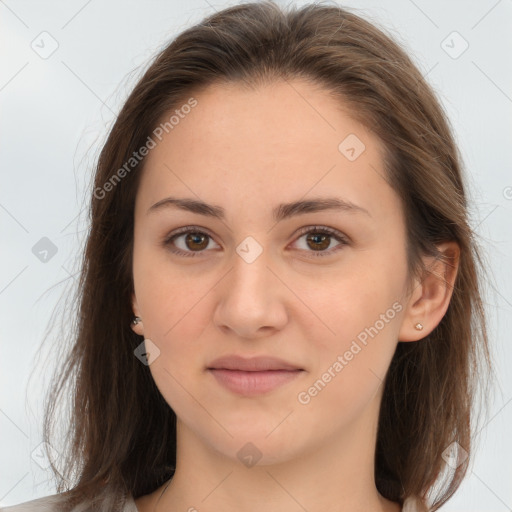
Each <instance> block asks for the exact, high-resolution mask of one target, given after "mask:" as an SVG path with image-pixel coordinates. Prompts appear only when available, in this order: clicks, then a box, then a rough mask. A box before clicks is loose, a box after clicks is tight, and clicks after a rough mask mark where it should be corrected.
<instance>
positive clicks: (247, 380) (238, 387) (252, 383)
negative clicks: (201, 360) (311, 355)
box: [208, 368, 303, 396]
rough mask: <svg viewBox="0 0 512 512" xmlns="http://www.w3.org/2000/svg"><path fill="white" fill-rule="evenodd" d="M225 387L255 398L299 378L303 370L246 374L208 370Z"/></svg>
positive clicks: (234, 371) (238, 371) (214, 369)
mask: <svg viewBox="0 0 512 512" xmlns="http://www.w3.org/2000/svg"><path fill="white" fill-rule="evenodd" d="M208 371H209V372H210V373H211V374H213V376H214V377H215V378H216V379H217V381H218V382H219V383H220V384H222V385H223V386H224V387H226V388H227V389H229V390H230V391H232V392H233V393H237V394H239V395H245V396H254V395H260V394H263V393H268V392H270V391H273V390H274V389H276V388H278V387H280V386H282V385H283V384H286V383H287V382H290V381H292V380H293V379H295V378H297V377H298V376H299V374H300V373H302V371H303V370H266V371H261V372H245V371H242V370H225V369H217V368H210V369H209V370H208Z"/></svg>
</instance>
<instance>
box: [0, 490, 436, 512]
mask: <svg viewBox="0 0 512 512" xmlns="http://www.w3.org/2000/svg"><path fill="white" fill-rule="evenodd" d="M60 501H61V495H60V494H52V495H51V496H45V497H43V498H38V499H35V500H32V501H26V502H24V503H20V504H19V505H13V506H10V507H1V508H0V512H54V511H55V510H56V508H55V505H56V504H57V503H59V502H60ZM86 509H87V507H86V506H84V505H81V506H77V507H75V508H74V509H73V512H81V511H83V510H86ZM108 512H111V511H108ZM120 512H139V511H138V509H137V506H136V505H135V502H134V501H133V498H132V497H131V496H129V497H128V500H127V502H126V504H125V506H124V507H123V509H122V510H120ZM402 512H428V511H427V508H425V507H424V506H422V504H421V503H420V502H419V501H418V500H416V499H415V498H414V497H413V496H409V497H408V498H406V499H405V501H404V506H403V507H402Z"/></svg>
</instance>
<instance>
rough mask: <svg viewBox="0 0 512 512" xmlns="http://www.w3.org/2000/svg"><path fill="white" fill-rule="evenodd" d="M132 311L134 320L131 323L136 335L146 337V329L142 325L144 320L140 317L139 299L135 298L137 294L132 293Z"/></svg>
mask: <svg viewBox="0 0 512 512" xmlns="http://www.w3.org/2000/svg"><path fill="white" fill-rule="evenodd" d="M132 311H133V314H134V316H133V318H132V321H131V323H130V326H131V328H132V330H133V332H135V333H136V334H138V335H139V336H144V327H143V325H142V318H141V317H140V312H139V307H138V305H137V299H136V297H135V293H134V292H133V293H132Z"/></svg>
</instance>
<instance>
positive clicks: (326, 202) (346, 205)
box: [147, 197, 371, 222]
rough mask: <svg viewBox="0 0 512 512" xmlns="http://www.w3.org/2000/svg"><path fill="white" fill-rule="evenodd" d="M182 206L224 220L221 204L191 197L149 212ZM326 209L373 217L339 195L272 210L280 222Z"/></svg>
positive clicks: (169, 201)
mask: <svg viewBox="0 0 512 512" xmlns="http://www.w3.org/2000/svg"><path fill="white" fill-rule="evenodd" d="M169 207H171V208H173V207H174V208H180V209H182V210H185V211H188V212H192V213H197V214H199V215H204V216H206V217H213V218H215V219H220V220H224V219H225V210H224V208H222V207H221V206H218V205H212V204H208V203H205V202H203V201H200V200H197V199H191V198H177V197H166V198H164V199H162V200H160V201H158V202H157V203H155V204H154V205H153V206H151V207H150V208H149V209H148V211H147V213H148V214H149V213H153V212H156V211H161V210H163V209H165V208H169ZM325 210H337V211H343V212H347V213H364V214H366V215H368V216H369V217H371V214H370V212H369V211H368V210H366V209H365V208H363V207H362V206H359V205H357V204H354V203H352V202H351V201H347V200H345V199H341V198H339V197H320V198H313V199H309V200H306V201H293V202H291V203H281V204H279V205H278V206H277V207H276V208H274V210H273V211H272V218H273V220H274V222H280V221H282V220H284V219H288V218H290V217H293V216H295V215H303V214H306V213H314V212H320V211H325Z"/></svg>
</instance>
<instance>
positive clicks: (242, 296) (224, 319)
mask: <svg viewBox="0 0 512 512" xmlns="http://www.w3.org/2000/svg"><path fill="white" fill-rule="evenodd" d="M250 238H251V237H248V239H246V240H244V241H243V242H242V243H240V244H239V245H238V246H237V247H236V253H234V254H233V258H232V270H231V271H230V272H229V276H227V280H226V282H225V283H224V284H223V286H222V288H221V290H220V291H219V296H218V303H217V309H216V313H215V322H216V323H217V325H218V326H219V327H224V328H230V329H231V330H233V331H234V332H236V333H237V334H238V335H239V336H242V337H251V336H254V335H256V333H257V332H258V331H259V330H260V329H261V328H262V327H265V328H269V327H273V328H281V327H282V325H284V322H286V310H285V306H284V304H283V299H284V296H283V295H282V290H281V289H280V288H282V285H281V284H280V282H279V280H278V279H277V278H276V276H275V275H274V273H273V272H271V271H270V270H269V268H268V267H270V268H272V261H271V254H270V251H269V250H267V249H266V248H264V247H263V246H262V245H260V244H258V243H257V242H256V241H255V240H254V239H252V240H251V239H250Z"/></svg>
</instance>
